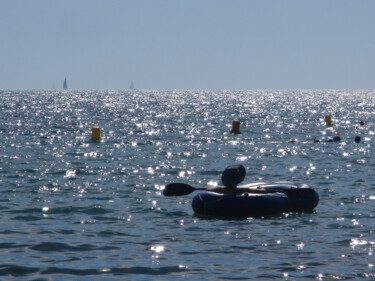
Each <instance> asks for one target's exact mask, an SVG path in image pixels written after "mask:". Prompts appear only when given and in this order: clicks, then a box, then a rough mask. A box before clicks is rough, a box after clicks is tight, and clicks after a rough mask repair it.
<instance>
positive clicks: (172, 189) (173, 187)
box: [163, 182, 315, 198]
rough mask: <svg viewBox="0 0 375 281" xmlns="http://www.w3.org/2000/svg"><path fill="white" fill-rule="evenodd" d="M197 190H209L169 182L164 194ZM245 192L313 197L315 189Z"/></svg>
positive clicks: (244, 191)
mask: <svg viewBox="0 0 375 281" xmlns="http://www.w3.org/2000/svg"><path fill="white" fill-rule="evenodd" d="M197 190H207V188H195V187H193V186H191V185H188V184H186V183H177V182H176V183H169V184H167V185H166V186H165V188H164V190H163V195H164V196H182V195H188V194H190V193H192V192H194V191H197ZM243 193H261V194H268V193H284V194H285V195H288V196H290V197H301V198H303V197H311V196H313V195H314V193H315V191H314V189H312V188H290V189H249V188H244V189H243Z"/></svg>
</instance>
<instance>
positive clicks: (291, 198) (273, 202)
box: [192, 182, 319, 217]
mask: <svg viewBox="0 0 375 281" xmlns="http://www.w3.org/2000/svg"><path fill="white" fill-rule="evenodd" d="M257 186H261V187H262V188H264V189H266V190H270V191H271V192H272V191H276V190H277V191H280V192H277V193H268V194H252V193H243V194H236V195H232V194H219V193H214V192H201V193H199V194H197V195H196V196H195V197H194V198H193V202H192V207H193V210H194V212H195V213H197V214H201V215H210V216H226V217H256V216H266V215H272V214H277V213H283V212H303V211H311V210H313V209H314V208H315V207H316V206H317V205H318V202H319V195H318V193H317V192H316V191H315V190H314V189H313V188H311V187H310V186H308V185H306V184H294V183H287V182H280V183H272V184H267V183H256V184H250V185H247V186H243V187H246V188H257ZM302 188H303V189H305V190H304V192H303V193H302V192H298V191H299V190H297V189H302ZM290 189H293V192H287V193H288V195H287V194H285V193H284V192H283V190H290Z"/></svg>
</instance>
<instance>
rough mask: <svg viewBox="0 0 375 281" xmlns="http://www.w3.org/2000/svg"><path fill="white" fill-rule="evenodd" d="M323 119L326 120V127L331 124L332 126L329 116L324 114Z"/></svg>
mask: <svg viewBox="0 0 375 281" xmlns="http://www.w3.org/2000/svg"><path fill="white" fill-rule="evenodd" d="M325 120H326V126H327V127H332V126H333V123H332V118H331V116H329V115H326V117H325Z"/></svg>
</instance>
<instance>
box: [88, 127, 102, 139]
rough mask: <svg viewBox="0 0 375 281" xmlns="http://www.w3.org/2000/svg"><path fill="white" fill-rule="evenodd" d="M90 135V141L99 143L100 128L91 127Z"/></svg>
mask: <svg viewBox="0 0 375 281" xmlns="http://www.w3.org/2000/svg"><path fill="white" fill-rule="evenodd" d="M91 132H92V135H91V139H90V140H91V141H100V140H101V138H100V128H99V127H92V129H91Z"/></svg>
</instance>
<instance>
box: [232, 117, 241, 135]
mask: <svg viewBox="0 0 375 281" xmlns="http://www.w3.org/2000/svg"><path fill="white" fill-rule="evenodd" d="M230 133H231V134H241V131H240V121H238V120H233V124H232V130H230Z"/></svg>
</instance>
